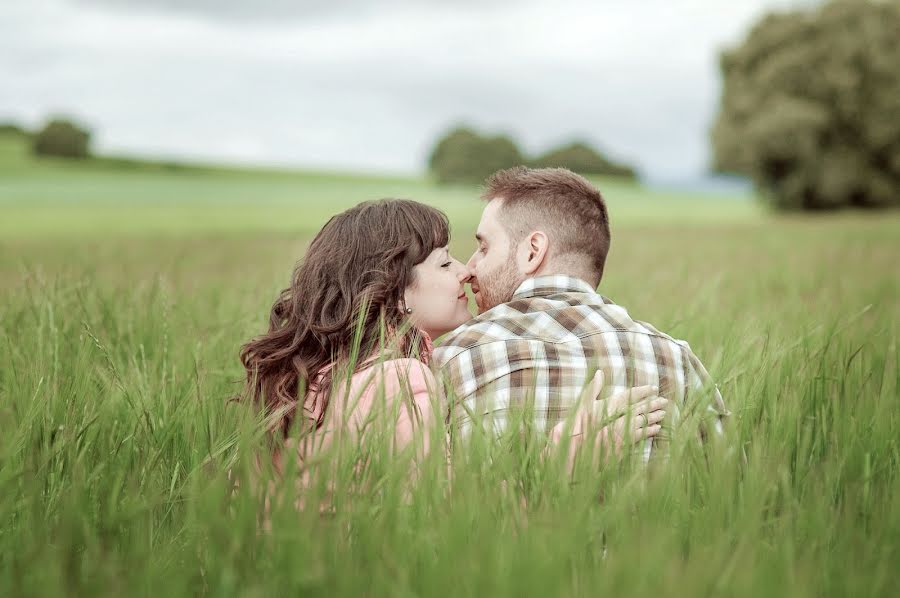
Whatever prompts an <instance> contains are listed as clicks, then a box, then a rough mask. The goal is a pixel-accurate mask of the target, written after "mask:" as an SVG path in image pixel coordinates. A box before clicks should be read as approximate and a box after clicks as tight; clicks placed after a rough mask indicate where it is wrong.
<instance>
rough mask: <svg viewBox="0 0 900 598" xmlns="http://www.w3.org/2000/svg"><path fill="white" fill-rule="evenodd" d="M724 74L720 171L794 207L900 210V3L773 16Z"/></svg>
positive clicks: (871, 2)
mask: <svg viewBox="0 0 900 598" xmlns="http://www.w3.org/2000/svg"><path fill="white" fill-rule="evenodd" d="M720 69H721V72H722V77H723V92H722V98H721V107H720V110H719V115H718V119H717V121H716V123H715V126H714V128H713V130H712V144H713V153H714V156H715V164H714V166H715V168H716V169H717V170H719V171H722V172H731V173H737V174H742V175H745V176H747V177H750V178H751V179H752V180H753V181H754V182H755V184H756V186H757V187H758V188H759V189H760V190H761V191H762V192H763V195H764V196H765V197H767V198H768V199H769V200H770V201H771V202H772V203H773V205H775V206H776V207H779V208H784V209H828V208H838V207H842V206H848V205H852V206H868V207H878V206H900V2H896V1H892V2H879V1H875V0H834V1H832V2H829V3H827V4H824V5H821V6H819V7H817V8H814V9H811V10H799V11H793V12H786V13H780V14H772V15H769V16H766V17H765V18H763V19H762V20H761V21H760V22H759V23H758V24H757V25H756V26H755V27H753V29H752V30H751V31H750V32H749V34H748V35H747V38H746V39H745V40H744V41H743V43H741V44H740V45H739V46H737V47H736V48H734V49H731V50H729V51H726V52H724V53H723V54H722V56H721V60H720Z"/></svg>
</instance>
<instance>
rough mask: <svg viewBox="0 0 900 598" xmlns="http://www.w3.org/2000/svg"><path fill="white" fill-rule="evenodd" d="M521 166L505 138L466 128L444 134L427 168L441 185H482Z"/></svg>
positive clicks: (515, 149)
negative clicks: (512, 167) (502, 171)
mask: <svg viewBox="0 0 900 598" xmlns="http://www.w3.org/2000/svg"><path fill="white" fill-rule="evenodd" d="M522 162H524V160H523V158H522V153H521V152H520V151H519V148H518V147H517V146H516V144H515V142H514V141H513V140H512V139H510V138H509V137H506V136H504V135H497V136H493V137H492V136H485V135H480V134H478V133H476V132H475V131H473V130H472V129H469V128H467V127H457V128H456V129H453V130H451V131H449V132H448V133H446V134H445V135H444V136H443V137H441V139H440V140H438V142H437V144H435V147H434V149H433V150H432V152H431V156H430V157H429V159H428V168H429V169H430V170H431V172H432V173H433V174H434V175H435V176H436V177H437V180H438V182H440V183H476V184H477V183H481V182H482V181H484V179H485V178H487V177H488V176H489V175H491V174H492V173H494V172H496V171H497V170H501V169H504V168H510V167H511V166H516V165H518V164H522Z"/></svg>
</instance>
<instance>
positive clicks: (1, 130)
mask: <svg viewBox="0 0 900 598" xmlns="http://www.w3.org/2000/svg"><path fill="white" fill-rule="evenodd" d="M0 135H21V136H23V137H24V136H26V135H28V131H26V130H25V129H24V128H22V127H21V126H19V125H17V124H16V123H11V122H6V123H0Z"/></svg>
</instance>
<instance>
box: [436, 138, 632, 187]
mask: <svg viewBox="0 0 900 598" xmlns="http://www.w3.org/2000/svg"><path fill="white" fill-rule="evenodd" d="M520 164H526V165H529V166H533V167H536V168H544V167H564V168H568V169H570V170H573V171H575V172H578V173H579V174H586V175H613V176H620V177H625V178H628V179H635V178H636V177H637V174H636V173H635V171H634V169H633V168H632V167H630V166H628V165H625V164H621V163H617V162H613V161H612V160H610V159H609V158H607V157H606V156H604V155H603V154H601V153H600V152H599V151H597V150H596V149H594V148H592V147H591V146H589V145H588V144H587V143H583V142H573V143H570V144H567V145H564V146H561V147H558V148H554V149H551V150H550V151H548V152H546V153H544V154H541V155H539V156H536V157H533V158H529V157H527V156H525V155H524V154H523V152H522V151H521V150H520V149H519V147H518V145H517V144H516V143H515V141H513V140H512V139H511V138H509V137H507V136H506V135H485V134H482V133H479V132H477V131H475V130H473V129H471V128H469V127H464V126H461V127H457V128H455V129H452V130H451V131H448V132H447V133H445V134H444V135H443V136H441V138H440V139H439V140H438V141H437V143H436V144H435V146H434V148H433V149H432V151H431V155H430V156H429V158H428V169H429V170H430V171H431V173H432V174H433V175H434V176H435V178H436V179H437V180H438V182H440V183H468V184H477V183H481V182H482V181H484V179H485V178H487V177H488V176H489V175H490V174H491V173H493V172H495V171H497V170H501V169H503V168H509V167H511V166H517V165H520Z"/></svg>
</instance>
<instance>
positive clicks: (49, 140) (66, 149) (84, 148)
mask: <svg viewBox="0 0 900 598" xmlns="http://www.w3.org/2000/svg"><path fill="white" fill-rule="evenodd" d="M90 140H91V134H90V132H88V131H87V129H84V128H82V127H80V126H78V125H76V124H75V123H73V122H71V121H69V120H64V119H53V120H51V121H50V122H48V123H47V124H46V125H45V126H44V128H43V129H41V130H40V131H39V132H38V133H37V134H36V135H35V136H34V143H33V145H32V149H33V150H34V153H35V154H37V155H39V156H61V157H64V158H87V157H88V156H89V155H90V152H89V145H90Z"/></svg>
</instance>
